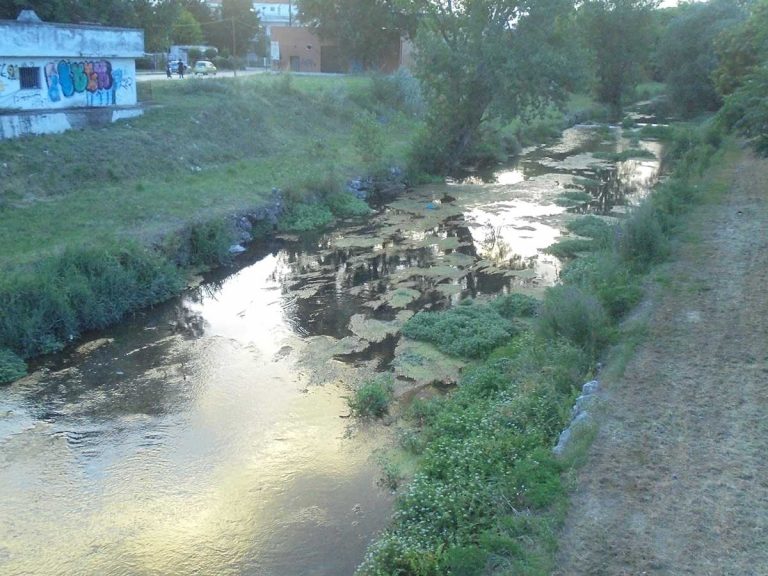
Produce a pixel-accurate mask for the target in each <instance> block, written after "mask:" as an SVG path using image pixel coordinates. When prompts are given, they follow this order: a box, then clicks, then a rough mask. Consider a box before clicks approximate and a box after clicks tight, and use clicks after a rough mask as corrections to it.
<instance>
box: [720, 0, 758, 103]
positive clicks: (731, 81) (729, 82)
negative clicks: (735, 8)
mask: <svg viewBox="0 0 768 576" xmlns="http://www.w3.org/2000/svg"><path fill="white" fill-rule="evenodd" d="M746 6H747V8H748V9H749V17H748V18H747V20H745V21H744V22H743V23H742V24H741V25H739V26H734V27H732V28H730V29H729V30H726V31H724V32H723V34H721V35H720V37H719V38H718V39H717V42H716V51H717V55H718V62H719V65H718V67H717V69H716V70H715V71H714V81H715V85H716V86H717V90H718V92H719V93H720V94H721V95H723V96H727V95H729V94H731V93H733V92H734V91H735V90H737V89H738V88H739V87H740V86H742V84H743V83H744V81H745V79H746V78H748V77H749V76H750V75H751V74H752V73H753V72H754V71H755V70H756V68H758V67H759V66H761V65H764V64H765V62H766V61H767V60H768V0H756V1H754V2H749V3H746Z"/></svg>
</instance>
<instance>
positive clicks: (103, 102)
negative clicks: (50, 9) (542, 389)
mask: <svg viewBox="0 0 768 576" xmlns="http://www.w3.org/2000/svg"><path fill="white" fill-rule="evenodd" d="M143 55H144V31H143V30H135V29H129V28H108V27H103V26H83V25H71V24H54V23H47V22H43V21H41V20H40V18H38V17H37V15H36V14H35V13H34V12H33V11H32V10H22V12H21V14H20V15H19V17H18V18H17V19H16V20H0V138H13V137H16V136H21V135H25V134H43V133H53V132H63V131H65V130H68V129H71V128H77V127H81V126H85V125H88V124H93V123H103V122H111V121H115V120H118V119H121V118H128V117H135V116H138V115H140V114H141V113H142V109H141V107H140V106H138V101H137V95H136V60H135V59H136V58H139V57H141V56H143Z"/></svg>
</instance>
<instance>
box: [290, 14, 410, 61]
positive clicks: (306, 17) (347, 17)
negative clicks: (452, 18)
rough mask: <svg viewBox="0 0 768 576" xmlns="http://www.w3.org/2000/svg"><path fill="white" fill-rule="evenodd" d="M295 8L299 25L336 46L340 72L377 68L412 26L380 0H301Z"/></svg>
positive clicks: (407, 17) (401, 15)
mask: <svg viewBox="0 0 768 576" xmlns="http://www.w3.org/2000/svg"><path fill="white" fill-rule="evenodd" d="M299 7H300V18H301V21H302V22H303V23H305V24H307V25H308V26H309V27H310V28H313V29H314V30H316V31H317V33H318V34H319V35H320V37H321V38H324V39H332V40H333V41H334V42H336V43H338V48H339V50H338V52H339V55H340V56H341V55H344V58H345V61H344V62H343V64H344V70H347V69H349V68H352V69H353V70H355V69H357V71H359V69H363V70H371V69H376V68H379V67H380V66H381V65H382V64H383V63H384V61H385V60H386V58H387V56H388V53H389V54H391V53H392V52H393V50H395V51H396V50H397V49H398V47H399V42H400V36H401V34H402V35H405V36H408V34H409V30H412V29H413V26H414V24H415V19H414V17H413V16H407V15H404V14H401V13H397V12H395V11H394V10H392V8H391V4H390V3H389V2H386V1H384V0H301V1H300V2H299ZM347 58H348V60H346V59H347Z"/></svg>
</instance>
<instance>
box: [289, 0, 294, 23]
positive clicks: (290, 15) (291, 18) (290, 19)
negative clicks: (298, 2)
mask: <svg viewBox="0 0 768 576" xmlns="http://www.w3.org/2000/svg"><path fill="white" fill-rule="evenodd" d="M288 26H293V3H292V2H291V0H288Z"/></svg>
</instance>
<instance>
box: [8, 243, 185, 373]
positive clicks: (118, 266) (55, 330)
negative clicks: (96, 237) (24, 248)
mask: <svg viewBox="0 0 768 576" xmlns="http://www.w3.org/2000/svg"><path fill="white" fill-rule="evenodd" d="M182 285H183V282H182V275H181V273H180V272H179V270H178V269H177V268H176V267H175V266H174V265H172V264H171V263H170V262H169V261H167V260H166V259H164V258H163V257H161V256H160V255H158V254H156V253H153V252H151V251H149V250H146V249H143V248H139V247H138V246H133V245H128V246H123V247H120V248H111V249H95V248H84V249H80V250H69V251H67V252H65V253H64V254H62V255H60V256H58V257H55V258H51V259H49V260H46V261H44V262H41V263H39V264H38V265H37V266H35V267H33V268H32V269H30V270H25V271H19V272H17V273H15V274H10V275H8V276H6V277H5V278H3V279H2V280H0V310H3V314H2V316H0V349H1V348H6V349H8V350H12V351H13V352H14V353H15V354H17V355H18V356H20V357H22V358H28V357H30V356H34V355H37V354H44V353H48V352H54V351H56V350H60V349H61V348H63V346H64V345H65V344H66V343H68V342H71V341H72V340H74V339H75V338H77V337H78V336H79V335H80V334H81V333H82V332H83V331H86V330H93V329H98V328H104V327H106V326H108V325H110V324H113V323H115V322H117V321H118V320H120V319H121V318H122V317H123V316H124V315H125V314H126V313H127V312H128V311H130V310H135V309H138V308H142V307H145V306H149V305H151V304H154V303H156V302H161V301H163V300H165V299H167V298H169V297H170V296H171V295H173V294H175V293H177V292H178V291H179V290H180V289H181V286H182Z"/></svg>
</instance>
